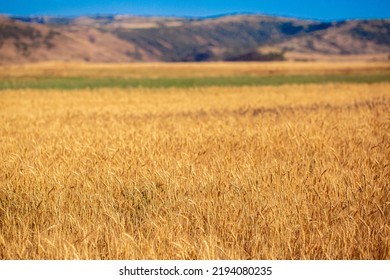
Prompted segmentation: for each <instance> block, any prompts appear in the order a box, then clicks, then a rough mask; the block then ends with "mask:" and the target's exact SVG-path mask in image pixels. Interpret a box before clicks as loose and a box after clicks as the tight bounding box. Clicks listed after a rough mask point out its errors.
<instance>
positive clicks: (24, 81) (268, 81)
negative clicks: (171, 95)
mask: <svg viewBox="0 0 390 280" xmlns="http://www.w3.org/2000/svg"><path fill="white" fill-rule="evenodd" d="M379 82H390V74H377V73H375V74H368V75H363V74H339V75H334V74H333V75H326V74H325V75H292V76H287V75H284V76H276V75H275V76H271V75H269V76H261V77H254V76H234V77H229V76H227V77H194V78H190V77H178V78H170V77H163V78H111V77H108V78H107V77H104V78H92V77H61V78H58V77H40V78H35V79H31V78H19V79H6V80H3V81H0V90H2V89H64V90H67V89H86V88H90V89H96V88H134V87H141V88H169V87H174V88H191V87H210V86H218V87H240V86H269V85H274V86H276V85H286V84H323V83H379Z"/></svg>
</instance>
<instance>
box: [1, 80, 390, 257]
mask: <svg viewBox="0 0 390 280" xmlns="http://www.w3.org/2000/svg"><path fill="white" fill-rule="evenodd" d="M389 92H390V84H388V83H382V84H373V85H354V84H338V85H337V84H328V85H301V86H298V85H295V86H294V85H288V86H280V87H242V88H221V87H219V88H213V87H209V88H201V89H200V88H198V89H197V88H194V89H185V90H183V89H154V90H152V89H149V90H148V89H132V90H123V89H122V90H121V89H100V90H82V91H58V90H46V91H34V90H8V91H3V92H1V93H0V123H1V124H2V125H1V126H0V158H1V161H0V197H1V200H0V259H389V257H390V250H389V247H390V239H389V236H390V228H389V216H390V211H389V209H390V208H389V206H390V202H389V181H390V180H389V179H390V168H389V158H390V144H389V143H390V129H389V128H390V121H389V114H388V113H389V111H390V95H389Z"/></svg>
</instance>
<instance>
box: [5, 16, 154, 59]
mask: <svg viewBox="0 0 390 280" xmlns="http://www.w3.org/2000/svg"><path fill="white" fill-rule="evenodd" d="M49 60H55V61H91V62H131V61H149V60H152V58H151V56H150V55H148V54H147V53H145V52H143V51H142V50H138V49H137V47H136V46H134V44H132V43H130V42H127V41H124V40H121V39H119V38H118V37H116V36H115V35H112V34H110V33H107V32H102V31H99V30H97V29H94V28H89V27H80V26H57V27H53V26H46V25H42V24H35V23H31V24H28V23H24V22H20V21H16V20H12V19H9V18H6V17H0V62H1V63H25V62H38V61H49Z"/></svg>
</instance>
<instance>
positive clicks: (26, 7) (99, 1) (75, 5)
mask: <svg viewBox="0 0 390 280" xmlns="http://www.w3.org/2000/svg"><path fill="white" fill-rule="evenodd" d="M245 12H248V13H263V14H270V15H279V16H290V17H299V18H308V19H321V20H340V19H363V18H390V0H369V1H363V0H327V1H309V0H299V1H292V0H230V1H229V0H224V1H223V0H196V1H191V0H190V1H188V0H187V1H174V0H156V1H148V0H135V1H130V0H113V1H107V0H78V1H75V0H40V1H34V0H0V14H8V15H19V16H22V15H57V16H58V15H62V16H77V15H94V14H133V15H163V16H167V15H169V16H197V17H198V16H211V15H218V14H225V13H245Z"/></svg>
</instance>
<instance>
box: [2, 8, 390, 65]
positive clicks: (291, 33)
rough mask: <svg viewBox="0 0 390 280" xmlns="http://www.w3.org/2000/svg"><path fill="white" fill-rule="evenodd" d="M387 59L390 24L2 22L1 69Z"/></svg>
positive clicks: (233, 18)
mask: <svg viewBox="0 0 390 280" xmlns="http://www.w3.org/2000/svg"><path fill="white" fill-rule="evenodd" d="M270 50H271V51H270ZM388 53H390V20H370V21H363V20H362V21H358V20H356V21H343V22H317V21H311V20H298V19H291V18H283V17H270V16H263V15H228V16H220V17H213V18H174V17H139V16H128V15H115V16H96V17H87V16H83V17H75V18H63V17H17V18H16V17H15V18H14V19H13V20H11V19H9V18H5V17H3V18H2V19H1V20H0V63H23V62H36V61H47V60H62V61H92V62H131V61H215V60H230V61H238V60H283V59H286V58H292V59H301V58H302V57H304V58H305V59H306V58H309V59H315V58H318V57H321V58H324V57H333V58H334V57H352V56H353V57H355V56H357V55H358V56H361V55H366V56H367V55H380V57H381V59H387V58H388ZM290 54H294V55H290ZM378 57H379V56H378Z"/></svg>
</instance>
